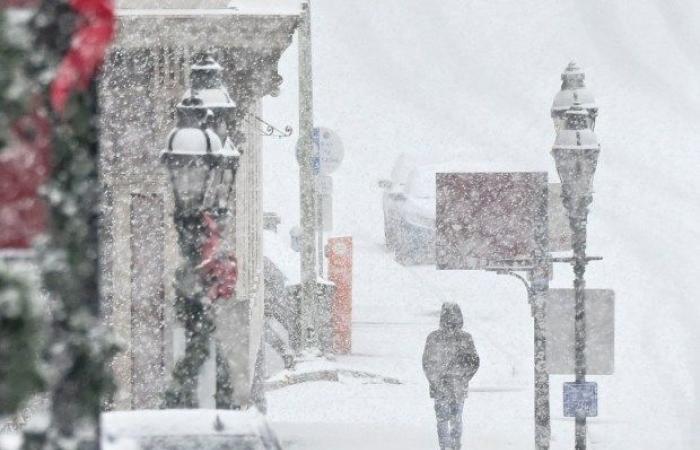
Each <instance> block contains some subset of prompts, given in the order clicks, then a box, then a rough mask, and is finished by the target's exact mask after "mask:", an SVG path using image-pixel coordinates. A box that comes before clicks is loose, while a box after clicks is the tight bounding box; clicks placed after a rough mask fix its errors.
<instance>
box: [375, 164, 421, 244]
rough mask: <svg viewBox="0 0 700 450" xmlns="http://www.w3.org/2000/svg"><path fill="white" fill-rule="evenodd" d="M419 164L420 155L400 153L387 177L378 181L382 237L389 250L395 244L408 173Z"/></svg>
mask: <svg viewBox="0 0 700 450" xmlns="http://www.w3.org/2000/svg"><path fill="white" fill-rule="evenodd" d="M420 164H421V161H420V157H419V156H417V155H415V154H411V153H401V154H400V155H399V157H398V158H396V162H395V163H394V167H393V168H392V170H391V175H390V178H389V179H384V180H380V181H379V187H380V188H382V190H383V191H384V193H383V195H382V209H383V211H384V239H385V243H386V246H387V248H388V249H389V250H395V248H396V244H397V234H398V224H399V212H398V209H399V207H400V205H401V203H403V201H404V200H405V194H404V190H405V188H406V182H407V181H408V176H409V175H410V173H411V172H412V171H413V169H415V168H416V167H418V166H419V165H420Z"/></svg>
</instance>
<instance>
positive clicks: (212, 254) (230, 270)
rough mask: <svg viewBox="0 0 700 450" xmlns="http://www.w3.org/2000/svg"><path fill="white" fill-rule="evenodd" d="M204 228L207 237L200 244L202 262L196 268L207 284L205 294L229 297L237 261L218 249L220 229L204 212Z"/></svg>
mask: <svg viewBox="0 0 700 450" xmlns="http://www.w3.org/2000/svg"><path fill="white" fill-rule="evenodd" d="M204 230H205V234H206V236H207V238H206V240H205V241H204V243H203V244H202V248H201V252H202V263H201V264H200V265H199V266H197V269H199V271H200V275H201V277H202V281H203V282H204V285H205V286H207V296H208V297H209V298H210V299H212V300H218V299H220V298H224V299H227V298H231V297H232V296H233V294H234V293H235V291H236V283H237V282H238V262H237V261H236V257H235V255H234V254H233V253H230V252H229V253H227V252H222V251H221V250H220V248H221V230H220V228H219V225H218V224H217V223H216V219H215V218H214V217H213V216H212V215H211V214H210V213H204Z"/></svg>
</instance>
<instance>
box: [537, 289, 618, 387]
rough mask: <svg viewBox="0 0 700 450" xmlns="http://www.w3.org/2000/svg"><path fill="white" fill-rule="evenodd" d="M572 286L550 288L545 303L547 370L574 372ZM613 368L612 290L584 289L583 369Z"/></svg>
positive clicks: (602, 372) (591, 372)
mask: <svg viewBox="0 0 700 450" xmlns="http://www.w3.org/2000/svg"><path fill="white" fill-rule="evenodd" d="M575 309H576V299H575V292H574V290H573V289H550V290H549V293H548V297H547V304H546V318H545V328H546V333H547V334H546V336H547V371H548V372H549V373H550V374H552V375H574V374H575V373H576V370H575V369H576V351H575V345H574V342H575V339H574V312H575ZM614 370H615V292H614V291H612V290H609V289H586V373H587V374H588V375H612V374H613V372H614Z"/></svg>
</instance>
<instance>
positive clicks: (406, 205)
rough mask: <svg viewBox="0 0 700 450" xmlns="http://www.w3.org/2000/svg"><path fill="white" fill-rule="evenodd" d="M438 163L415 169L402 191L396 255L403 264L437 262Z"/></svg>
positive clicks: (395, 230) (397, 224)
mask: <svg viewBox="0 0 700 450" xmlns="http://www.w3.org/2000/svg"><path fill="white" fill-rule="evenodd" d="M436 170H437V168H436V167H435V166H427V167H418V168H415V169H413V170H412V171H411V172H410V173H409V175H408V177H407V179H406V183H405V185H404V190H403V192H402V193H401V194H400V195H398V196H397V197H398V201H397V205H396V217H397V219H396V225H395V229H394V232H395V235H394V247H393V250H394V256H395V258H396V261H397V262H398V263H400V264H403V265H415V264H433V263H435V173H436Z"/></svg>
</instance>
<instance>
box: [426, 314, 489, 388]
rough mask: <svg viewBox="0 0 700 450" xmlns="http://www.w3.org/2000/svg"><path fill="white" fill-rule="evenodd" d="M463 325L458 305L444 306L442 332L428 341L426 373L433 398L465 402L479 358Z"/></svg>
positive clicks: (434, 333)
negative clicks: (462, 400) (463, 400)
mask: <svg viewBox="0 0 700 450" xmlns="http://www.w3.org/2000/svg"><path fill="white" fill-rule="evenodd" d="M463 323H464V321H463V319H462V311H461V310H460V309H459V305H457V304H456V303H444V304H443V305H442V311H441V313H440V328H439V329H438V330H435V331H433V332H432V333H430V334H429V335H428V338H427V339H426V342H425V350H424V351H423V371H424V372H425V376H426V377H427V378H428V383H429V384H430V397H432V398H454V399H464V398H465V397H466V396H467V391H468V388H469V380H471V379H472V377H473V376H474V374H475V373H476V371H477V370H478V369H479V355H478V354H477V352H476V348H475V347H474V341H473V340H472V337H471V335H470V334H469V333H467V332H466V331H464V330H462V326H463Z"/></svg>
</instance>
